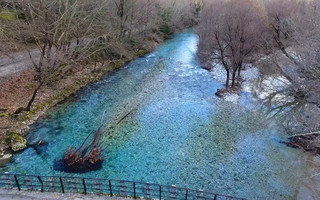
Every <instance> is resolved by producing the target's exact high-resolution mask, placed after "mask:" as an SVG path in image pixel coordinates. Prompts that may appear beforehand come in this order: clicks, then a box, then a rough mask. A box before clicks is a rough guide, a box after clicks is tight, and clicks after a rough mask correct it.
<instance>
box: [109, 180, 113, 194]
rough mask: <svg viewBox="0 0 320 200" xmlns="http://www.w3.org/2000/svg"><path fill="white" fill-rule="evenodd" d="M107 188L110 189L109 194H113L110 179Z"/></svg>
mask: <svg viewBox="0 0 320 200" xmlns="http://www.w3.org/2000/svg"><path fill="white" fill-rule="evenodd" d="M109 190H110V196H113V194H112V186H111V180H109Z"/></svg>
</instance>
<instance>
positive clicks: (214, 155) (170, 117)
mask: <svg viewBox="0 0 320 200" xmlns="http://www.w3.org/2000/svg"><path fill="white" fill-rule="evenodd" d="M197 44H198V37H197V35H195V34H193V33H190V32H185V33H180V34H176V35H175V36H174V37H173V38H172V39H171V40H168V41H167V42H166V43H164V44H163V45H162V46H160V47H159V48H158V49H157V50H156V51H154V52H152V53H150V54H148V55H146V56H145V57H141V58H137V59H135V60H133V61H132V62H130V63H129V64H127V65H126V66H125V67H124V68H122V69H121V70H118V71H116V72H114V73H111V74H107V75H105V76H104V77H103V79H102V80H101V81H98V82H96V83H93V84H90V85H88V86H86V87H84V88H82V89H81V90H80V91H78V92H77V93H76V94H75V95H73V96H72V97H70V98H69V99H68V100H67V101H65V102H63V103H61V104H59V105H57V106H56V107H54V108H52V109H51V110H50V111H49V113H48V114H47V115H46V116H45V117H43V118H41V119H40V120H38V121H37V122H36V123H35V124H34V125H33V126H32V127H31V129H30V132H29V135H28V141H29V142H30V143H33V142H36V141H38V140H39V139H41V140H44V141H46V142H48V145H47V146H44V147H43V148H42V149H41V151H35V149H33V148H28V149H26V150H25V151H24V152H22V153H19V154H16V155H14V158H13V161H12V162H11V163H9V164H7V165H6V166H5V167H4V168H1V169H0V172H10V173H20V174H21V173H23V174H40V175H68V176H85V177H100V178H102V177H103V178H111V179H124V180H134V181H143V182H151V183H157V184H166V185H177V186H180V187H188V188H192V189H204V190H206V191H211V192H215V193H222V194H230V195H234V196H238V197H244V198H248V199H267V198H268V199H289V198H292V199H295V198H299V197H301V195H303V197H306V199H308V198H309V197H310V198H312V195H316V193H317V186H318V184H319V182H318V181H319V180H318V177H317V176H314V177H312V175H313V174H314V173H316V172H317V171H316V169H317V168H318V167H319V166H318V164H317V163H316V162H314V160H315V158H314V157H313V156H312V155H310V154H308V153H305V152H303V151H302V150H299V149H293V148H290V147H287V146H286V145H284V144H282V143H280V141H285V140H286V135H285V132H284V130H282V129H281V128H280V127H278V126H277V123H276V122H274V121H272V120H270V119H267V117H266V116H265V115H264V112H263V109H261V104H260V103H259V101H258V100H257V99H255V98H254V97H253V95H251V93H250V92H242V95H241V98H240V99H239V101H238V102H237V103H233V102H229V101H225V100H223V99H220V98H218V97H216V96H215V95H214V93H215V92H216V90H217V89H218V88H221V87H223V83H221V82H219V81H218V80H216V79H215V78H214V77H213V76H212V75H211V74H210V73H209V72H208V71H206V70H204V69H202V68H201V65H200V62H199V60H198V58H197ZM104 112H105V116H104V120H103V124H104V135H103V137H102V139H101V147H102V148H104V158H105V160H104V162H103V166H102V169H100V170H98V171H93V172H88V173H85V174H66V173H64V172H61V171H56V170H55V169H54V167H53V163H54V160H55V159H60V158H61V157H62V155H63V153H64V151H65V150H66V149H67V148H69V147H71V146H79V145H80V144H81V143H82V141H83V140H84V139H85V138H86V137H87V135H88V134H89V133H90V132H92V131H94V130H96V129H97V128H98V127H99V125H100V123H101V119H102V115H103V113H104ZM124 116H126V117H125V118H124V119H122V118H123V117H124ZM119 120H120V121H121V122H120V123H118V122H119ZM313 197H314V196H313Z"/></svg>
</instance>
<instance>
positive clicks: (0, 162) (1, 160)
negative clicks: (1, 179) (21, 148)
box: [0, 154, 12, 167]
mask: <svg viewBox="0 0 320 200" xmlns="http://www.w3.org/2000/svg"><path fill="white" fill-rule="evenodd" d="M11 158H12V155H11V154H4V155H3V156H2V157H0V167H3V166H5V165H6V164H7V163H8V162H10V160H11Z"/></svg>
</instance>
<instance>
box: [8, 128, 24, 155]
mask: <svg viewBox="0 0 320 200" xmlns="http://www.w3.org/2000/svg"><path fill="white" fill-rule="evenodd" d="M8 137H9V138H10V141H11V149H12V150H13V151H15V152H17V151H21V150H24V149H25V148H27V140H26V139H24V138H23V137H22V136H20V135H19V134H18V133H16V132H10V133H9V136H8Z"/></svg>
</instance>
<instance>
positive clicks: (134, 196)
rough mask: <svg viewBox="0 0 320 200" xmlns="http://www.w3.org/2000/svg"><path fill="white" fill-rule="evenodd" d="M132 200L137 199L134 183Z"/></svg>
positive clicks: (134, 184)
mask: <svg viewBox="0 0 320 200" xmlns="http://www.w3.org/2000/svg"><path fill="white" fill-rule="evenodd" d="M133 198H134V199H136V198H137V194H136V183H135V182H133Z"/></svg>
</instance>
